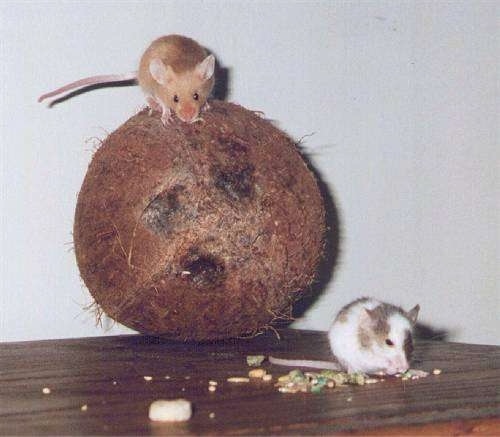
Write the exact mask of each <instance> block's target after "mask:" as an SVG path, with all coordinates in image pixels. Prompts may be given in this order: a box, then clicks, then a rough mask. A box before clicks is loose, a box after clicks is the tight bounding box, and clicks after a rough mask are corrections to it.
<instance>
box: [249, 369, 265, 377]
mask: <svg viewBox="0 0 500 437" xmlns="http://www.w3.org/2000/svg"><path fill="white" fill-rule="evenodd" d="M265 374H266V371H265V370H264V369H252V370H250V372H248V376H249V377H250V378H263V377H264V375H265Z"/></svg>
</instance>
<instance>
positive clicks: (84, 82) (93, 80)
mask: <svg viewBox="0 0 500 437" xmlns="http://www.w3.org/2000/svg"><path fill="white" fill-rule="evenodd" d="M134 79H137V72H136V71H134V72H132V73H124V74H104V75H101V76H91V77H86V78H85V79H80V80H77V81H76V82H71V83H68V84H67V85H64V86H62V87H61V88H57V89H56V90H54V91H50V92H49V93H45V94H43V95H41V96H40V97H39V98H38V101H39V102H42V101H43V100H45V99H47V98H49V97H53V96H57V95H59V94H62V93H64V92H66V91H71V90H74V89H77V88H83V87H87V86H92V85H99V84H101V83H111V82H123V81H125V80H134Z"/></svg>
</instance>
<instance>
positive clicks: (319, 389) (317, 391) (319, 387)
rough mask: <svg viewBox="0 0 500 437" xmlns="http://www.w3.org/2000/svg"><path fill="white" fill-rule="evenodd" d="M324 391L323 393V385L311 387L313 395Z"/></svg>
mask: <svg viewBox="0 0 500 437" xmlns="http://www.w3.org/2000/svg"><path fill="white" fill-rule="evenodd" d="M322 391H323V386H322V385H313V386H312V387H311V393H315V394H318V393H321V392H322Z"/></svg>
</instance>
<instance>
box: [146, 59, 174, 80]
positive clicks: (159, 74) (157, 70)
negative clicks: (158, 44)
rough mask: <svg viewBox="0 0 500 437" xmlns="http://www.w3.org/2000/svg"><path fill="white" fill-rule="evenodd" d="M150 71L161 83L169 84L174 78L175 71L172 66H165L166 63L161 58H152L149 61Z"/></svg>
mask: <svg viewBox="0 0 500 437" xmlns="http://www.w3.org/2000/svg"><path fill="white" fill-rule="evenodd" d="M149 72H150V73H151V76H153V79H154V80H156V82H158V83H159V84H160V85H167V83H169V82H170V81H171V80H172V75H173V71H172V69H171V68H170V66H168V67H165V64H164V63H163V62H162V60H161V59H159V58H153V59H151V62H150V63H149Z"/></svg>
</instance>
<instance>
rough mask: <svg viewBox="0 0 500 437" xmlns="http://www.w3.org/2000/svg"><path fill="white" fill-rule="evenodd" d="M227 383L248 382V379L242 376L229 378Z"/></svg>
mask: <svg viewBox="0 0 500 437" xmlns="http://www.w3.org/2000/svg"><path fill="white" fill-rule="evenodd" d="M227 382H250V378H246V377H244V376H232V377H231V378H227Z"/></svg>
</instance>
